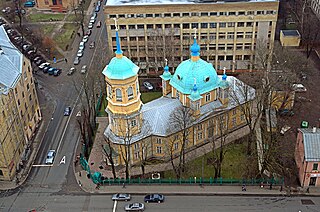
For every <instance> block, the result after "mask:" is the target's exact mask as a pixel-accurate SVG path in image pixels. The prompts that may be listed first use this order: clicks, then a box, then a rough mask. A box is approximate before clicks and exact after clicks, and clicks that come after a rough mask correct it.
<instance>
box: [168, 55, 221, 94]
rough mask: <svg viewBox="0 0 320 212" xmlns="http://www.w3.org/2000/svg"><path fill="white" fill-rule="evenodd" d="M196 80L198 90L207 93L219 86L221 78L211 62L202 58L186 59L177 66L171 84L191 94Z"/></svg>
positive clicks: (184, 92)
mask: <svg viewBox="0 0 320 212" xmlns="http://www.w3.org/2000/svg"><path fill="white" fill-rule="evenodd" d="M194 81H196V82H197V85H196V86H197V91H198V92H199V93H200V94H204V93H207V92H209V91H211V90H213V89H215V88H217V87H219V83H220V81H221V80H220V79H219V78H218V75H217V72H216V70H215V69H214V68H213V66H212V64H211V63H208V62H206V61H204V60H202V59H198V60H197V61H192V60H191V59H189V60H185V61H183V62H182V63H180V65H179V66H178V67H177V69H176V71H175V73H174V75H173V76H172V78H171V80H170V85H171V86H172V87H174V88H176V89H177V90H178V91H179V92H181V93H183V94H191V92H192V90H193V87H194Z"/></svg>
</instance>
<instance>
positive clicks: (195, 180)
mask: <svg viewBox="0 0 320 212" xmlns="http://www.w3.org/2000/svg"><path fill="white" fill-rule="evenodd" d="M80 164H81V166H82V168H83V169H84V170H85V171H86V172H87V174H88V177H90V178H91V179H92V182H93V183H95V184H97V183H100V184H101V185H123V184H126V185H141V184H145V185H152V184H158V185H159V184H164V185H199V184H207V185H243V184H246V185H260V184H262V183H263V184H264V185H266V184H273V185H283V183H284V179H283V178H279V179H275V178H266V179H264V178H258V179H255V178H251V179H232V178H231V179H227V178H222V177H221V178H213V177H210V178H201V177H190V178H184V179H182V178H181V179H174V178H168V179H151V178H148V179H145V178H133V179H123V178H116V179H113V178H104V177H103V176H102V175H101V173H100V172H95V173H93V174H92V172H91V170H90V167H89V165H88V162H87V160H86V159H85V158H84V157H83V156H81V157H80Z"/></svg>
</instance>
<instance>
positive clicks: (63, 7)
mask: <svg viewBox="0 0 320 212" xmlns="http://www.w3.org/2000/svg"><path fill="white" fill-rule="evenodd" d="M79 2H80V1H79V0H37V4H36V5H37V8H38V9H40V10H50V11H52V12H67V11H68V10H70V9H72V8H76V7H77V6H78V4H79Z"/></svg>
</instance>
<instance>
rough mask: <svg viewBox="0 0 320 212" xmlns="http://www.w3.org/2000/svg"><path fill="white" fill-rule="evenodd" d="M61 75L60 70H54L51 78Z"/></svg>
mask: <svg viewBox="0 0 320 212" xmlns="http://www.w3.org/2000/svg"><path fill="white" fill-rule="evenodd" d="M60 74H61V69H56V70H54V71H53V76H59V75H60Z"/></svg>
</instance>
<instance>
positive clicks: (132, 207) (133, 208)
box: [124, 202, 144, 211]
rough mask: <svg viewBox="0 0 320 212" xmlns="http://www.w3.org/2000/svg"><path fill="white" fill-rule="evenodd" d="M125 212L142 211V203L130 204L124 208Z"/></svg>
mask: <svg viewBox="0 0 320 212" xmlns="http://www.w3.org/2000/svg"><path fill="white" fill-rule="evenodd" d="M124 210H125V211H144V204H143V203H138V202H135V203H130V204H128V205H126V206H125V207H124Z"/></svg>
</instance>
